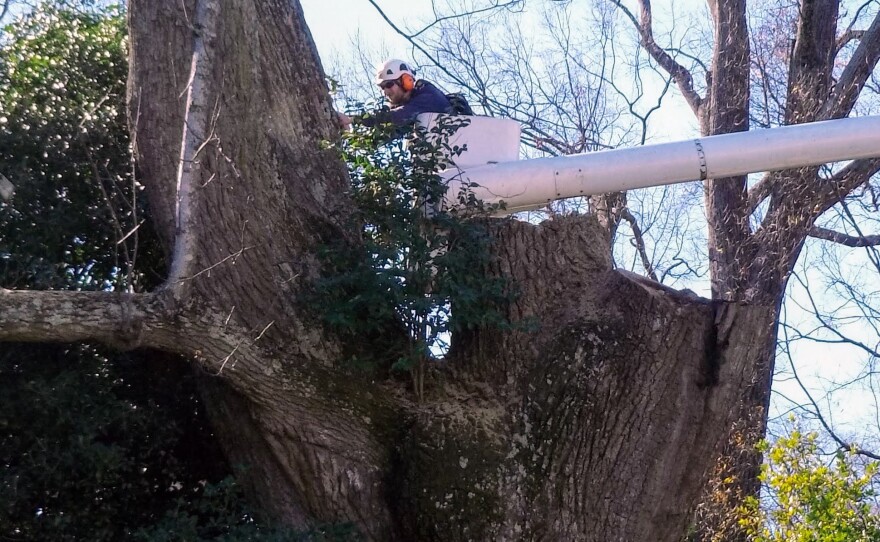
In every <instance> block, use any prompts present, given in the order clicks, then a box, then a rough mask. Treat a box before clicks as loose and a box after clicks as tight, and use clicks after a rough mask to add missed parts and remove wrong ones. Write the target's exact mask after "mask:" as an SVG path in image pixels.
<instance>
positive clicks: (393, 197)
mask: <svg viewBox="0 0 880 542" xmlns="http://www.w3.org/2000/svg"><path fill="white" fill-rule="evenodd" d="M468 122H469V121H468V120H467V119H466V118H464V117H458V116H441V117H440V120H439V122H438V123H437V124H436V125H434V126H433V127H431V128H430V129H425V128H418V129H417V130H416V132H415V133H414V134H413V135H411V137H409V138H408V139H407V140H405V141H404V140H400V139H398V140H393V141H391V142H389V129H390V128H389V127H383V126H380V127H378V128H375V129H374V128H367V127H363V126H359V127H356V129H355V130H354V131H353V132H351V133H348V134H347V135H346V136H345V137H344V139H343V141H342V145H341V151H342V155H343V158H344V159H345V161H346V163H347V164H348V166H349V174H350V176H351V181H352V183H351V197H352V199H353V200H354V203H355V206H356V209H357V213H356V214H355V216H353V217H351V220H352V225H351V227H352V228H355V229H356V230H357V231H360V232H361V239H362V241H363V244H362V245H361V246H360V252H353V251H352V250H351V247H350V246H348V245H343V244H341V243H340V244H333V243H331V244H330V245H328V246H327V247H325V250H324V251H323V257H324V260H325V262H326V267H327V270H328V272H327V273H326V275H325V278H323V279H322V280H320V281H319V282H318V283H317V284H316V290H317V299H316V300H313V302H314V304H316V305H317V306H320V307H321V311H322V313H323V316H324V318H325V320H326V321H327V322H328V324H330V325H331V326H333V327H334V328H335V329H337V330H338V331H341V332H342V333H346V334H349V335H350V336H352V337H353V338H354V337H358V338H363V337H375V336H379V335H382V334H383V333H384V332H385V331H386V330H388V329H395V330H400V329H401V328H402V329H403V330H405V331H406V334H407V335H408V337H409V339H410V340H409V344H408V345H407V346H406V347H404V348H403V349H400V350H398V352H397V357H396V359H393V360H373V359H369V355H370V353H371V352H359V353H356V354H354V356H353V357H354V359H355V360H357V361H360V362H365V363H366V364H367V365H368V366H372V365H373V364H380V365H381V364H383V363H384V364H387V365H390V366H391V368H392V370H398V371H400V370H403V371H411V372H412V374H413V378H414V385H415V390H416V392H417V394H418V395H419V396H420V397H421V396H422V395H423V393H424V376H425V371H426V366H427V362H428V361H429V360H430V359H432V358H433V357H436V356H442V355H443V353H445V352H446V350H447V349H448V346H449V345H448V339H449V337H450V334H452V333H454V332H455V331H456V330H458V329H464V328H473V327H478V326H506V325H508V324H507V321H506V320H505V317H504V307H505V304H506V303H507V302H508V301H509V300H510V299H511V292H510V288H509V287H508V285H507V284H506V282H505V281H504V280H502V279H501V278H498V277H493V276H492V275H491V274H490V273H488V268H489V265H490V260H491V255H490V250H489V248H490V246H489V243H490V236H489V232H488V229H487V225H486V223H485V221H484V220H483V219H484V218H485V217H486V216H487V214H488V213H490V212H491V211H492V209H490V208H487V207H486V206H484V205H483V202H482V201H479V200H477V199H476V198H475V197H474V194H473V190H472V188H473V187H469V186H464V187H463V188H462V189H461V191H460V193H459V194H457V195H456V196H455V197H453V201H452V202H444V197H445V196H446V183H445V181H444V180H443V178H442V177H441V175H439V174H438V171H442V170H444V169H446V168H448V167H450V162H451V161H452V160H454V158H455V157H456V156H458V155H459V154H460V153H461V152H463V151H464V150H465V149H463V148H460V147H454V146H450V145H449V144H448V141H449V137H450V135H452V134H453V133H454V132H455V131H456V130H457V129H458V128H460V127H462V126H464V125H466V124H467V123H468ZM456 200H457V201H456ZM361 342H363V343H366V342H367V341H363V340H362V341H361ZM371 350H372V351H387V349H371Z"/></svg>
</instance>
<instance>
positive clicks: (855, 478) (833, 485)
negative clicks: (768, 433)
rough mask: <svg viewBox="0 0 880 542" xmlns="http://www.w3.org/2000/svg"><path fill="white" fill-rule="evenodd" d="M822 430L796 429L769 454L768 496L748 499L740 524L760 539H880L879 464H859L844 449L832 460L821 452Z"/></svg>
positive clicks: (862, 541) (766, 472)
mask: <svg viewBox="0 0 880 542" xmlns="http://www.w3.org/2000/svg"><path fill="white" fill-rule="evenodd" d="M816 438H817V437H816V434H815V433H812V434H807V435H804V434H802V433H801V432H800V431H797V430H795V431H792V432H791V433H790V434H789V435H788V436H786V437H782V438H779V439H778V440H777V441H776V442H775V443H773V445H772V446H771V445H768V444H767V443H764V444H762V445H761V450H762V451H763V452H764V453H765V454H766V461H765V464H764V465H763V466H762V471H761V480H762V482H763V483H764V484H765V488H766V498H765V499H764V501H765V502H764V503H763V505H762V503H761V501H760V499H758V498H757V497H748V498H747V499H746V504H745V505H744V506H743V507H742V509H741V510H740V513H741V515H742V517H741V519H740V525H741V526H742V527H744V529H745V531H746V533H748V535H749V536H750V537H751V540H754V541H755V542H876V541H878V540H880V509H878V508H877V501H876V499H875V497H876V493H875V488H874V486H873V484H876V479H875V476H876V475H877V472H878V471H877V468H878V465H877V463H867V464H865V465H859V463H858V461H857V457H856V456H855V455H854V454H853V453H852V452H847V451H840V452H838V453H837V454H836V455H835V456H834V459H833V460H832V461H831V462H830V463H828V462H826V461H825V460H824V459H823V458H822V457H821V455H820V454H819V453H818V447H817V445H816Z"/></svg>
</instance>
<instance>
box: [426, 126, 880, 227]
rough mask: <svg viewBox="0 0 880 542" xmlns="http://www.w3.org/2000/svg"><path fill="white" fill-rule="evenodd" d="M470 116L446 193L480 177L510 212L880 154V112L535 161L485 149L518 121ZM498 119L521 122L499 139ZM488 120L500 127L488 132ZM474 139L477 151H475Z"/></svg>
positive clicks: (513, 134) (488, 193) (486, 191)
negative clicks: (464, 147) (462, 148)
mask: <svg viewBox="0 0 880 542" xmlns="http://www.w3.org/2000/svg"><path fill="white" fill-rule="evenodd" d="M472 119H473V120H472V122H471V125H470V126H467V127H465V128H463V129H461V130H460V131H462V132H463V133H462V134H461V135H460V137H459V134H456V136H454V137H455V138H456V141H455V144H458V145H462V144H467V145H468V149H469V150H468V152H467V153H465V154H464V155H462V156H461V157H460V158H456V159H455V161H456V167H453V168H451V169H448V170H446V171H445V172H443V173H442V176H443V177H444V178H445V179H448V184H449V189H448V191H447V198H448V199H449V200H450V201H451V202H454V201H457V198H456V195H457V194H458V192H459V190H460V188H461V185H462V183H476V184H477V185H479V186H478V187H476V188H474V189H473V190H474V192H475V195H476V197H477V198H479V199H482V200H483V201H484V202H486V203H500V202H502V201H503V202H505V204H506V211H505V213H507V214H509V213H514V212H518V211H525V210H529V209H536V208H540V207H543V206H545V205H547V203H549V202H550V201H553V200H558V199H564V198H571V197H576V196H587V195H591V194H601V193H604V192H615V191H620V190H629V189H632V188H645V187H649V186H659V185H664V184H672V183H680V182H686V181H694V180H704V179H721V178H725V177H733V176H737V175H744V174H748V173H756V172H761V171H778V170H783V169H790V168H798V167H806V166H817V165H821V164H825V163H829V162H839V161H844V160H855V159H859V158H872V157H880V116H872V117H853V118H846V119H839V120H829V121H822V122H813V123H809V124H798V125H793V126H783V127H779V128H770V129H760V130H752V131H748V132H739V133H734V134H725V135H717V136H711V137H703V138H699V139H693V140H689V141H680V142H674V143H662V144H657V145H645V146H642V147H634V148H626V149H615V150H607V151H598V152H592V153H587V154H575V155H568V156H559V157H552V158H535V159H531V160H510V158H509V157H510V156H511V151H510V149H509V148H507V149H506V150H503V151H499V152H500V155H498V156H499V157H500V158H501V160H496V159H493V158H492V157H491V156H490V155H491V154H492V153H491V152H490V153H489V154H486V149H487V148H491V147H492V146H493V145H506V146H507V147H509V146H510V141H511V140H514V139H515V140H516V143H515V145H516V148H518V139H519V126H518V125H516V123H515V122H513V121H510V120H502V119H490V118H487V117H472ZM420 120H422V119H420ZM425 120H429V121H430V120H433V119H425ZM499 122H503V123H513V125H516V126H515V127H514V126H513V125H511V124H507V125H506V127H507V131H508V132H509V133H507V135H506V136H505V137H501V136H499V135H498V133H497V132H498V130H499V128H498V127H499V124H498V123H499ZM485 125H491V126H490V127H491V128H492V130H494V132H492V133H491V135H490V136H489V137H486V136H485V134H486V133H487V132H486V130H487V128H486V127H485ZM502 128H503V126H502ZM471 141H473V142H474V144H473V146H474V147H475V151H476V156H471V154H472V152H473V151H471V150H470V148H471V146H472V144H471ZM503 141H507V143H506V144H504V143H503ZM513 156H516V153H515V152H514V153H513ZM502 160H503V161H502Z"/></svg>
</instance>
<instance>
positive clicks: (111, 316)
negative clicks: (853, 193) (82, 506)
mask: <svg viewBox="0 0 880 542" xmlns="http://www.w3.org/2000/svg"><path fill="white" fill-rule="evenodd" d="M200 3H201V4H200ZM720 4H723V5H722V6H721V7H719V8H718V10H717V13H716V20H717V21H721V22H722V23H723V24H719V31H718V32H719V34H718V36H719V38H718V39H728V36H730V38H729V39H740V34H742V32H744V25H745V20H744V18H743V17H741V12H740V11H737V10H739V9H740V8H742V9H744V4H745V2H721V3H720ZM200 14H208V15H200ZM129 16H130V34H131V46H132V52H131V55H132V63H131V74H130V91H129V98H130V100H129V106H130V112H131V126H132V130H133V134H134V137H135V142H136V150H137V166H138V172H139V174H140V177H141V181H142V182H143V184H144V185H145V186H146V188H147V190H148V193H149V200H150V204H151V213H152V216H153V217H154V220H155V222H156V227H157V229H158V230H159V232H160V234H161V236H162V239H163V240H164V243H165V246H166V249H167V251H168V253H169V254H174V255H175V257H176V258H178V259H179V258H183V259H184V261H183V262H181V261H178V262H175V263H174V264H172V273H171V275H170V279H169V281H168V283H166V285H165V286H164V287H163V288H161V289H160V290H159V291H157V292H153V293H150V294H143V295H140V296H130V297H126V298H119V297H115V296H112V295H109V294H108V295H106V296H104V295H101V294H96V295H91V294H90V295H89V296H79V297H70V298H68V297H66V296H67V295H68V294H58V293H53V292H2V293H0V302H2V303H3V304H4V311H3V312H2V313H0V339H2V340H83V339H101V340H105V341H110V342H113V341H115V343H116V344H119V345H121V346H123V347H128V348H131V347H137V346H148V347H152V348H159V349H162V350H166V351H171V352H176V353H180V354H184V355H186V356H189V357H190V358H192V359H194V360H195V361H196V362H197V363H198V364H199V365H200V366H201V367H202V368H203V369H204V374H205V377H204V378H203V383H202V389H203V394H204V397H205V398H206V402H207V407H208V411H209V413H210V415H211V418H212V419H213V420H214V425H215V427H216V430H217V432H218V434H219V436H220V440H221V442H222V443H223V446H224V450H225V452H226V453H227V455H228V456H229V457H230V459H231V460H232V462H233V463H234V464H241V465H244V466H245V467H246V468H245V470H244V471H243V476H244V479H245V480H246V484H247V487H248V488H249V491H250V493H251V495H252V497H253V498H254V499H255V502H257V503H258V504H259V505H260V507H261V508H262V509H263V510H265V512H266V514H267V515H268V516H270V517H272V518H274V519H279V520H281V521H284V522H286V523H288V524H291V525H296V526H305V525H309V524H315V523H328V522H346V521H351V522H354V523H355V524H356V525H357V526H358V527H359V528H360V529H361V530H362V531H363V532H364V534H365V535H366V536H367V537H368V538H369V539H371V540H383V541H384V540H443V541H452V540H583V541H631V540H656V541H676V542H677V541H679V540H681V539H682V537H683V536H684V534H685V533H686V532H687V531H688V529H689V527H690V526H689V525H688V523H689V521H690V517H691V513H692V510H693V508H694V506H695V505H696V502H697V500H698V498H699V496H700V494H701V492H702V491H703V490H704V488H705V486H706V483H707V480H708V477H709V472H710V470H711V468H712V467H713V464H714V462H715V461H716V459H717V457H718V455H719V453H720V452H721V450H722V449H723V448H724V446H725V445H726V443H727V442H728V440H729V438H730V435H731V431H732V429H733V428H734V427H735V425H736V424H737V423H739V421H740V420H742V419H744V417H745V416H746V415H747V414H746V413H747V411H749V409H751V407H752V406H754V405H756V404H764V403H765V401H766V397H767V394H768V390H769V382H770V376H771V373H772V359H773V351H774V341H775V333H776V321H777V316H778V310H779V309H778V307H779V300H780V299H781V293H782V289H780V287H781V286H782V285H781V284H780V283H777V284H776V285H775V289H771V290H762V292H763V293H762V294H761V295H753V294H749V293H748V286H749V283H748V280H750V279H752V280H753V279H754V277H750V276H749V274H748V272H747V271H743V270H742V269H740V268H738V267H737V266H736V263H737V262H736V260H735V258H734V259H731V257H730V256H729V255H727V254H722V255H721V256H719V257H718V258H716V260H715V262H716V263H717V265H714V266H713V270H714V272H716V273H718V274H719V275H718V277H720V278H719V280H718V281H716V283H715V286H716V290H717V291H718V294H719V295H717V296H716V299H715V300H714V301H709V300H705V299H701V298H698V297H696V296H693V295H688V294H684V293H680V292H676V291H673V290H671V289H668V288H665V287H663V286H660V285H658V284H656V283H653V282H651V281H649V280H647V279H644V278H641V277H637V276H635V275H631V274H628V273H624V272H619V271H615V270H614V269H613V268H612V264H611V260H610V246H609V237H608V231H609V229H608V224H604V225H603V224H600V223H599V222H598V221H597V220H596V219H595V218H593V217H580V218H567V219H560V220H553V221H548V222H546V223H544V224H541V225H538V226H536V225H530V224H525V223H519V222H513V221H495V222H491V228H492V234H493V236H494V239H495V244H494V246H493V251H494V252H493V263H492V268H491V270H490V272H491V273H493V274H495V275H500V276H505V277H508V278H509V279H510V284H511V285H512V287H513V288H515V289H516V291H517V292H518V295H517V297H516V300H515V301H514V302H512V303H511V305H510V307H508V309H507V310H508V316H509V318H510V320H511V321H513V322H514V323H516V324H517V326H515V327H514V328H513V329H512V330H503V331H502V330H490V329H481V330H476V331H470V332H467V333H460V334H457V335H456V336H455V337H453V343H454V344H453V350H452V352H451V353H450V356H449V358H448V359H447V360H446V361H444V362H442V363H437V364H436V365H435V366H434V367H433V368H432V371H431V382H430V386H429V390H428V394H427V397H426V399H425V400H424V401H422V402H418V401H416V400H415V397H414V396H413V394H412V393H411V391H410V390H409V389H408V388H407V387H406V386H404V385H403V384H401V383H398V382H397V381H395V380H394V379H385V378H384V377H383V378H374V377H372V376H369V375H367V376H365V375H364V374H362V373H356V372H354V371H353V370H351V369H350V368H348V367H347V366H346V365H345V364H344V362H343V360H342V355H341V353H342V352H343V351H344V350H345V349H346V347H347V346H348V345H346V344H344V342H343V341H342V340H341V339H339V338H337V337H334V336H333V335H332V334H330V333H329V332H328V331H327V330H325V329H324V328H323V327H322V325H321V324H320V322H319V320H318V318H317V317H316V316H315V315H313V314H311V312H310V311H309V310H308V309H306V308H304V307H303V306H302V304H301V302H300V297H299V294H300V293H301V292H303V291H304V289H306V288H308V286H309V283H310V281H311V280H313V279H314V278H315V277H316V276H317V275H318V273H319V266H318V265H317V263H316V256H315V252H316V249H317V248H318V247H319V246H321V245H322V244H324V243H326V241H327V240H328V239H346V240H348V241H349V242H351V243H352V244H354V243H357V242H358V240H357V233H356V232H352V231H348V230H346V229H345V228H344V227H342V226H341V224H345V223H346V221H345V217H346V214H347V213H349V212H350V210H351V207H350V202H349V200H348V198H347V195H346V188H347V182H348V179H347V176H346V173H345V168H344V165H343V164H342V163H341V161H340V159H339V158H338V157H337V156H336V155H335V154H334V153H333V151H331V150H327V147H326V145H324V142H326V141H331V140H333V139H334V138H336V137H337V136H338V133H337V132H336V125H335V117H334V115H333V112H332V107H331V102H330V98H329V95H328V92H327V88H326V85H325V83H324V75H323V72H322V69H321V66H320V62H319V60H318V57H317V54H316V51H315V48H314V45H313V43H312V41H311V37H310V35H309V32H308V29H307V28H306V26H305V22H304V18H303V14H302V10H301V8H300V6H299V4H298V2H296V1H294V0H186V1H184V2H179V1H176V0H175V1H171V0H131V1H130V5H129ZM203 17H206V18H205V19H203ZM745 43H746V44H747V43H748V41H747V40H746V41H745ZM745 47H746V49H744V50H739V51H733V52H730V53H728V56H724V55H722V56H720V57H719V59H717V60H716V63H717V66H716V67H717V69H716V71H715V84H716V85H717V84H718V82H719V81H720V80H735V79H736V78H737V77H740V76H742V75H743V74H742V73H741V69H740V68H742V66H741V64H740V63H741V62H743V59H747V58H748V49H747V45H746V46H745ZM194 52H196V53H197V54H194ZM746 62H747V60H746ZM713 92H715V93H716V94H713V95H712V97H711V99H710V102H711V103H712V104H713V105H712V106H711V107H713V108H715V109H712V110H711V111H710V112H709V113H708V117H707V118H708V122H709V124H710V125H711V129H710V131H712V132H713V133H717V132H721V131H735V130H742V129H746V128H747V116H744V114H745V102H746V101H747V87H744V88H741V89H739V90H736V91H735V92H741V93H743V94H742V95H741V96H740V95H737V99H736V100H733V101H732V102H731V101H729V100H728V101H725V100H727V99H726V98H723V97H721V96H720V94H718V93H720V92H721V91H720V90H713ZM722 101H724V103H728V104H731V103H732V104H733V105H730V108H729V109H724V108H722V107H721V105H720V104H721V103H722ZM188 137H189V138H193V139H192V141H195V142H197V143H198V144H195V145H193V144H187V142H186V138H188ZM724 182H725V181H721V180H716V181H713V183H711V184H710V191H709V195H708V197H707V201H709V202H710V205H709V209H710V220H714V219H719V220H722V219H723V220H722V224H721V225H716V224H714V223H713V227H715V226H718V227H719V228H720V230H719V232H720V233H719V234H718V235H720V236H721V237H717V239H719V241H718V243H719V244H718V246H719V247H720V249H723V250H722V252H723V251H724V250H728V248H730V247H733V246H735V245H736V243H737V242H739V241H741V240H743V236H744V235H746V234H747V233H748V230H747V221H742V219H743V216H742V214H735V218H734V220H733V222H726V221H725V220H726V219H725V218H724V217H726V216H728V215H726V214H725V213H729V212H730V211H731V209H733V210H741V209H743V208H744V207H745V206H746V205H745V199H744V195H745V193H744V184H743V182H741V180H732V181H731V182H730V183H729V186H728V185H725V184H724ZM184 192H186V193H187V194H188V195H187V196H186V198H183V197H181V194H182V193H184ZM713 202H714V203H713ZM746 218H747V217H746ZM182 236H189V241H188V242H186V243H181V242H180V239H181V237H182ZM751 246H752V247H753V248H754V247H755V246H757V245H751ZM734 275H735V277H734ZM752 285H754V284H752ZM20 322H23V323H24V324H22V323H20ZM120 322H121V323H120Z"/></svg>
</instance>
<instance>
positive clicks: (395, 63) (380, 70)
mask: <svg viewBox="0 0 880 542" xmlns="http://www.w3.org/2000/svg"><path fill="white" fill-rule="evenodd" d="M404 74H407V75H409V76H410V77H414V76H415V74H414V73H413V71H412V70H411V69H409V64H407V63H406V62H404V61H403V60H398V59H396V58H389V59H388V60H386V61H385V62H383V63H381V64H379V65H378V66H376V84H377V85H380V84H382V82H383V81H394V80H396V79H400V76H401V75H404Z"/></svg>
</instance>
